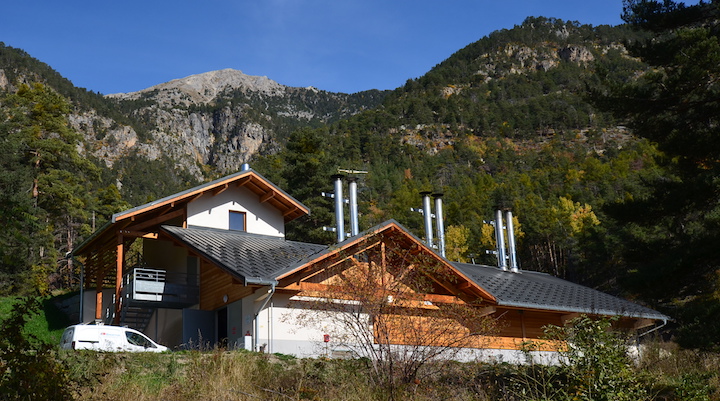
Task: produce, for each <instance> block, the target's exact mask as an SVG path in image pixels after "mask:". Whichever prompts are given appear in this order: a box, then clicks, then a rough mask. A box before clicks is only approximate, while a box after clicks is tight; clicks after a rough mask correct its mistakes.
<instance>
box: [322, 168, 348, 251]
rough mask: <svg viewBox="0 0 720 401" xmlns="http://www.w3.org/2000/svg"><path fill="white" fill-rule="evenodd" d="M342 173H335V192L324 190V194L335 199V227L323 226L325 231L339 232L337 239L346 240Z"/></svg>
mask: <svg viewBox="0 0 720 401" xmlns="http://www.w3.org/2000/svg"><path fill="white" fill-rule="evenodd" d="M343 177H344V176H343V175H342V174H335V175H333V176H332V179H333V180H334V181H335V193H327V192H322V196H325V197H328V198H332V199H335V224H336V225H335V227H323V230H325V231H333V232H335V233H336V234H337V241H338V242H343V241H344V240H345V215H344V214H343V203H344V202H345V200H344V199H343V196H342V180H343Z"/></svg>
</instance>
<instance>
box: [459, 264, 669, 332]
mask: <svg viewBox="0 0 720 401" xmlns="http://www.w3.org/2000/svg"><path fill="white" fill-rule="evenodd" d="M451 263H452V264H453V265H454V266H455V267H456V268H458V269H459V270H460V271H461V272H463V273H464V274H465V275H466V276H467V277H468V278H470V279H471V280H473V281H474V282H475V283H477V284H478V285H479V286H480V287H482V288H484V289H485V290H487V291H488V292H490V293H491V294H492V295H493V296H494V297H496V298H497V301H498V305H499V306H509V307H520V308H532V309H542V310H554V311H566V312H577V313H587V314H600V315H606V316H628V317H634V318H646V319H659V320H670V318H669V317H668V316H665V315H663V314H662V313H659V312H657V311H654V310H652V309H650V308H646V307H644V306H642V305H638V304H636V303H634V302H630V301H628V300H625V299H622V298H618V297H614V296H612V295H609V294H606V293H604V292H600V291H597V290H594V289H592V288H589V287H585V286H582V285H579V284H575V283H571V282H569V281H566V280H562V279H559V278H557V277H554V276H551V275H549V274H545V273H539V272H533V271H527V270H521V271H520V272H519V273H512V272H510V271H503V270H501V269H499V268H497V267H491V266H484V265H473V264H467V263H457V262H451Z"/></svg>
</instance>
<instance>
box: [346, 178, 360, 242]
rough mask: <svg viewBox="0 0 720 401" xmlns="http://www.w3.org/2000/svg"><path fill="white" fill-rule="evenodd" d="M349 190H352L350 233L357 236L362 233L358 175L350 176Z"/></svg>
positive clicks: (348, 179)
mask: <svg viewBox="0 0 720 401" xmlns="http://www.w3.org/2000/svg"><path fill="white" fill-rule="evenodd" d="M347 181H348V192H350V235H351V236H353V237H354V236H356V235H358V234H359V233H360V224H359V222H358V202H357V177H348V178H347Z"/></svg>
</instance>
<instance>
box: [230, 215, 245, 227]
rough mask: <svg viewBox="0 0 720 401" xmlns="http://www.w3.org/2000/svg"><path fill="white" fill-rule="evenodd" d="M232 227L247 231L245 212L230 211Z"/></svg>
mask: <svg viewBox="0 0 720 401" xmlns="http://www.w3.org/2000/svg"><path fill="white" fill-rule="evenodd" d="M230 229H231V230H235V231H247V229H246V226H245V212H236V211H234V210H231V211H230Z"/></svg>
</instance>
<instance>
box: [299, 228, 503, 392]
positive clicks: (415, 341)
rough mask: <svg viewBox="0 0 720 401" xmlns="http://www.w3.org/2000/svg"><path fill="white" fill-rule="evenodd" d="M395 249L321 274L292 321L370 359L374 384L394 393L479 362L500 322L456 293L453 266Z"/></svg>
mask: <svg viewBox="0 0 720 401" xmlns="http://www.w3.org/2000/svg"><path fill="white" fill-rule="evenodd" d="M384 241H388V240H387V238H385V239H384ZM390 245H392V246H390ZM390 245H388V246H386V242H383V241H378V242H376V243H371V244H369V245H368V247H366V248H364V249H363V252H360V253H355V254H352V255H347V256H346V257H345V258H344V260H343V262H342V263H338V264H336V266H334V267H333V269H328V270H327V271H326V272H325V273H324V274H320V275H317V276H316V277H315V283H314V285H313V286H306V288H312V289H311V290H306V291H304V292H302V293H301V295H302V297H301V298H302V301H301V302H298V303H297V304H296V305H294V306H295V307H296V309H297V310H301V312H300V313H299V314H293V317H292V319H293V320H294V321H295V322H296V323H298V322H299V324H300V325H303V326H305V327H315V328H322V329H323V330H324V331H325V332H327V333H329V334H330V335H331V337H332V341H333V344H334V348H338V347H339V348H343V349H346V350H348V351H349V352H350V353H351V354H352V355H354V356H356V357H360V358H366V360H367V361H368V363H369V366H370V371H371V372H372V375H371V376H372V380H373V381H374V382H375V384H377V385H380V386H382V387H385V388H387V389H389V390H390V392H391V394H392V393H393V392H394V389H400V388H402V387H403V386H407V385H409V384H416V383H418V382H420V381H421V380H422V379H423V377H425V376H427V375H429V374H432V373H433V369H437V368H440V367H442V366H443V364H437V363H433V362H437V361H446V360H452V359H461V360H467V359H473V355H474V351H473V350H474V349H477V348H481V347H482V346H483V342H484V338H486V336H488V335H491V334H492V333H494V330H495V322H494V320H492V319H491V318H489V317H487V315H488V314H487V312H486V310H485V309H484V305H482V304H481V303H480V302H477V301H476V299H477V297H472V296H469V295H466V294H464V293H461V292H460V291H457V292H456V293H453V292H452V291H453V290H454V289H456V288H457V284H458V280H459V279H458V277H457V276H456V274H455V273H454V272H453V271H451V270H450V269H448V267H447V265H445V264H443V263H442V262H441V261H439V260H438V259H437V258H434V257H433V256H432V255H429V254H428V253H427V252H426V253H423V252H419V250H418V249H417V247H412V246H411V247H407V246H406V244H396V243H393V244H390Z"/></svg>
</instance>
